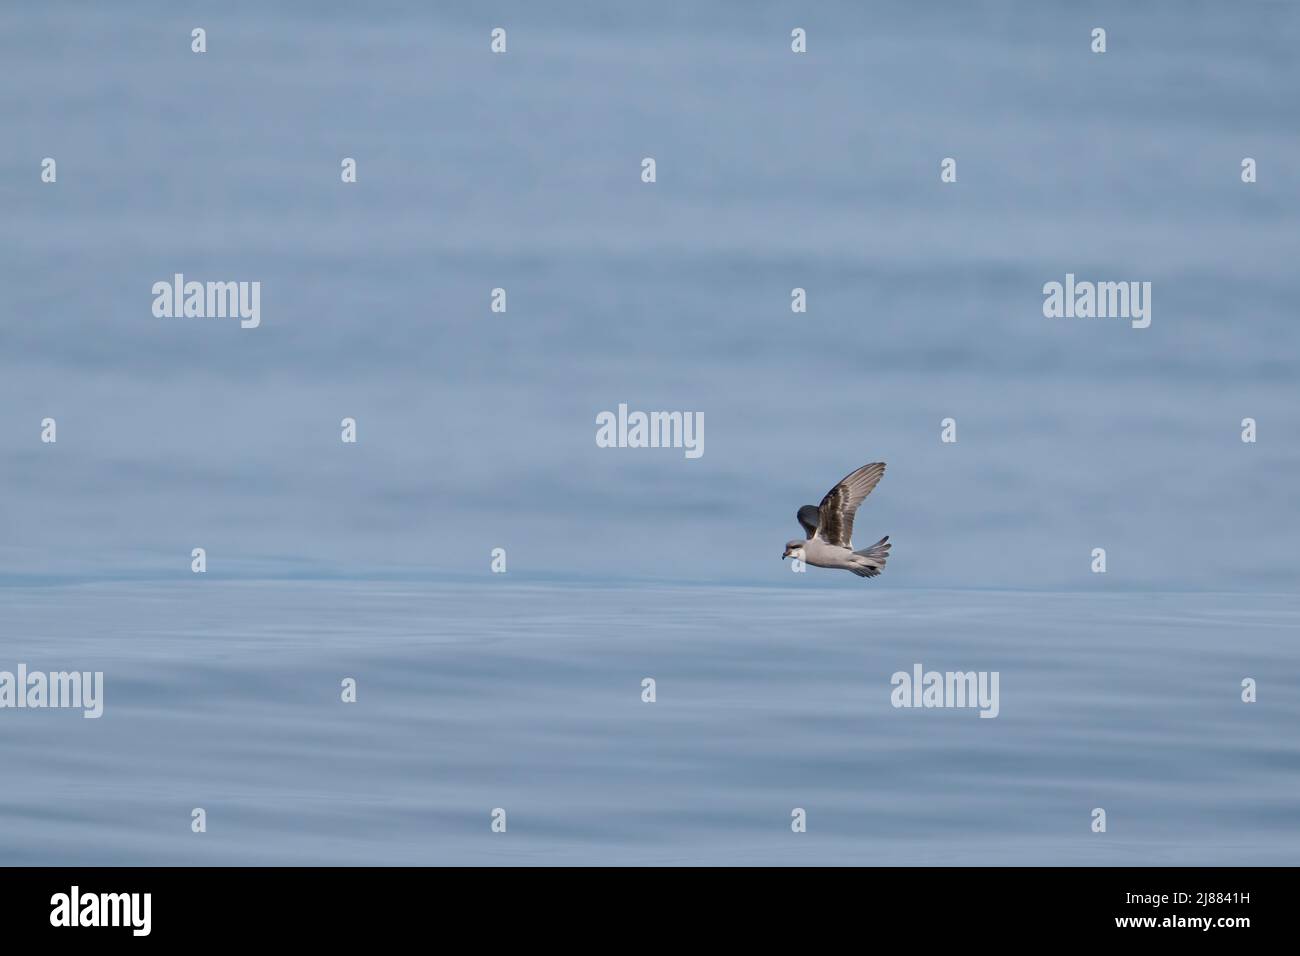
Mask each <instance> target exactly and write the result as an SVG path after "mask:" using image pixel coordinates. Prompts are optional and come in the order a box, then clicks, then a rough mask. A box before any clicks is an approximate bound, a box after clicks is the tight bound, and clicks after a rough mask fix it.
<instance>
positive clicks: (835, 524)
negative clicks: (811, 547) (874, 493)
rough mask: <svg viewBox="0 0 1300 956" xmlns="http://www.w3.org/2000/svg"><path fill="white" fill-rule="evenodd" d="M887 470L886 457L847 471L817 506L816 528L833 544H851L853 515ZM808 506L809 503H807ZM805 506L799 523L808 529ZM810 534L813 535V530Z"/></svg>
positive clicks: (848, 546) (845, 545)
mask: <svg viewBox="0 0 1300 956" xmlns="http://www.w3.org/2000/svg"><path fill="white" fill-rule="evenodd" d="M884 473H885V463H884V462H883V461H873V462H872V463H871V464H869V465H863V466H862V467H861V468H859V469H858V470H857V471H855V472H852V473H851V474H848V475H845V476H844V478H843V480H841V481H840V483H839V484H837V485H836V486H835V487H834V488H832V489H831V490H830V491H828V492H826V497H825V498H823V499H822V503H821V505H820V506H819V507H818V508H817V514H818V517H819V518H820V520H819V522H818V524H817V527H816V528H815V529H814V530H815V531H816V532H817V533H818V534H820V535H821V536H822V538H824V539H825V540H826V541H827V542H828V543H829V544H837V545H839V546H840V547H842V548H851V547H852V546H853V545H852V539H853V516H854V514H856V513H857V510H858V505H860V504H862V499H863V498H865V497H866V496H867V495H869V494H871V489H872V488H874V487H876V485H877V484H879V482H880V477H881V476H882V475H883V474H884ZM804 507H805V508H806V507H807V506H806V505H805V506H804ZM803 513H804V509H803V508H800V509H799V515H800V518H799V523H800V524H802V525H803V526H804V528H805V529H807V527H808V525H807V524H806V523H805V522H804V520H803ZM808 537H810V538H811V537H812V535H811V534H809V535H808Z"/></svg>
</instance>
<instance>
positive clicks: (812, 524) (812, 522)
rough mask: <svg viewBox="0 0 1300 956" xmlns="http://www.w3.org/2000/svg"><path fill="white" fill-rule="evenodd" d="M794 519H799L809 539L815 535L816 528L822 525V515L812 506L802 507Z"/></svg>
mask: <svg viewBox="0 0 1300 956" xmlns="http://www.w3.org/2000/svg"><path fill="white" fill-rule="evenodd" d="M795 517H796V518H798V519H799V523H800V524H801V525H803V530H804V531H806V532H807V533H808V537H809V538H811V537H812V536H813V535H815V534H816V533H817V526H818V525H819V524H821V523H822V513H821V512H820V511H818V510H817V509H816V508H814V507H813V506H812V505H804V506H803V507H802V508H800V509H799V513H798V514H797V515H795Z"/></svg>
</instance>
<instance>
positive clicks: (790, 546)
mask: <svg viewBox="0 0 1300 956" xmlns="http://www.w3.org/2000/svg"><path fill="white" fill-rule="evenodd" d="M803 546H804V542H802V541H787V542H786V543H785V554H783V555H781V560H782V561H784V560H785V559H786V558H797V559H798V560H800V561H802V560H803Z"/></svg>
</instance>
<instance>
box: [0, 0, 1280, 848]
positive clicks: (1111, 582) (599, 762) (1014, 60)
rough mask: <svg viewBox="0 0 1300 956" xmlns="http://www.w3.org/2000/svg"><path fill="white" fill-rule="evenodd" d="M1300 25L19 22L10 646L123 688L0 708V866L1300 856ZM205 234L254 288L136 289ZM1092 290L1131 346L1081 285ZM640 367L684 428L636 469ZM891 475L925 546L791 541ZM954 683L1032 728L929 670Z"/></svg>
mask: <svg viewBox="0 0 1300 956" xmlns="http://www.w3.org/2000/svg"><path fill="white" fill-rule="evenodd" d="M1098 24H1101V25H1104V26H1105V27H1106V28H1107V29H1108V31H1109V52H1107V53H1106V54H1105V55H1096V54H1092V53H1090V52H1089V51H1088V37H1089V31H1090V30H1091V28H1092V27H1093V26H1096V25H1098ZM497 25H503V26H506V27H507V28H508V29H509V44H510V46H509V50H510V52H509V53H508V54H507V55H506V56H493V55H492V54H490V53H489V52H488V34H489V31H490V30H491V28H492V27H494V26H497ZM795 25H799V26H802V27H804V28H806V29H807V31H808V37H809V52H808V54H807V55H806V56H795V55H793V54H791V52H790V49H789V31H790V29H791V27H792V26H795ZM196 26H203V27H204V28H206V29H207V31H208V52H207V53H206V54H203V55H201V56H199V55H195V54H193V53H191V52H190V31H191V29H193V28H194V27H196ZM1298 47H1300V6H1297V5H1296V4H1289V3H1245V4H1231V5H1229V4H1186V3H1175V2H1168V3H1156V2H1153V3H1142V4H1130V3H1113V4H1107V3H1099V4H1088V5H1087V9H1086V10H1084V9H1082V8H1079V7H1078V6H1077V5H1074V4H1066V3H1059V4H1058V3H1028V2H1025V3H962V4H956V3H954V4H937V3H936V4H921V3H911V2H907V3H904V2H897V3H872V4H860V3H824V4H823V3H819V4H816V5H815V6H814V5H810V4H806V3H798V4H796V3H790V4H783V3H743V4H742V3H722V2H719V3H707V4H706V3H680V4H677V3H660V4H649V5H633V4H618V5H608V4H598V3H579V2H570V3H547V4H537V3H531V2H530V3H501V4H491V5H480V4H462V5H456V4H432V3H423V2H420V3H381V4H361V5H352V4H341V3H340V4H334V3H313V4H295V5H287V4H286V5H279V4H276V5H271V4H264V3H255V2H230V3H222V4H219V5H213V4H208V3H199V2H192V3H191V2H175V3H157V4H147V3H140V4H134V3H133V4H131V5H129V8H128V7H126V6H124V5H120V4H93V3H84V4H76V3H67V4H47V5H33V4H5V5H3V6H2V7H0V63H3V64H4V69H3V70H0V247H2V248H3V249H4V254H3V255H0V285H2V286H3V288H4V290H5V295H4V296H3V297H2V299H3V301H2V302H0V461H2V462H3V465H4V467H3V468H0V670H3V669H11V668H14V667H16V665H17V664H18V663H20V662H23V663H26V664H28V665H29V666H30V667H32V668H42V669H47V670H49V669H58V670H61V669H77V670H103V671H104V672H105V675H106V680H107V682H108V683H107V691H106V693H107V702H106V712H105V715H104V717H103V718H101V719H100V720H83V719H81V717H80V716H79V715H78V714H76V713H70V712H52V711H45V712H33V711H22V712H18V711H9V710H5V711H0V760H2V761H3V764H4V766H5V768H6V773H5V782H4V786H3V787H0V863H3V862H9V863H25V864H35V863H82V862H94V863H118V864H120V863H146V862H158V863H279V862H283V863H289V862H311V863H327V862H358V863H360V862H370V863H439V862H446V863H451V862H463V863H495V862H538V863H540V862H557V861H558V862H617V863H622V862H629V863H630V862H728V861H740V862H820V863H829V862H863V863H938V862H952V863H985V862H988V863H1037V862H1042V863H1070V862H1081V863H1111V862H1122V863H1148V862H1150V863H1160V862H1174V863H1210V862H1213V863H1220V862H1221V863H1229V862H1232V863H1259V862H1285V863H1297V862H1300V852H1298V850H1300V839H1298V838H1297V836H1296V834H1297V833H1300V826H1297V824H1300V811H1298V810H1297V805H1298V804H1297V800H1296V794H1297V793H1300V787H1298V786H1297V784H1298V783H1300V780H1298V779H1297V774H1298V773H1300V760H1298V759H1297V744H1296V735H1295V728H1296V727H1297V726H1298V724H1297V716H1300V715H1298V714H1297V708H1298V707H1300V705H1298V704H1297V703H1296V701H1297V695H1296V693H1295V688H1296V687H1297V686H1300V685H1298V684H1297V678H1298V677H1300V674H1298V673H1297V671H1300V652H1297V650H1296V640H1297V628H1296V626H1297V624H1298V623H1300V622H1298V621H1297V619H1296V613H1297V601H1300V598H1297V597H1296V596H1295V593H1294V592H1295V590H1296V581H1297V580H1300V552H1298V550H1297V548H1296V541H1297V540H1300V510H1298V509H1297V508H1296V506H1295V505H1296V501H1295V475H1296V474H1297V473H1298V472H1300V453H1298V452H1297V449H1300V402H1297V400H1296V398H1297V393H1296V383H1297V381H1300V350H1297V348H1296V344H1297V333H1296V314H1295V306H1296V303H1297V302H1300V272H1297V270H1296V268H1295V262H1296V258H1297V236H1298V235H1300V168H1297V167H1296V164H1295V162H1294V159H1295V157H1296V156H1300V128H1298V127H1297V124H1296V123H1295V119H1296V111H1295V91H1296V90H1297V89H1300V57H1297V56H1296V55H1295V50H1296V49H1297V48H1298ZM345 156H347V157H353V158H356V160H357V162H358V177H359V178H358V182H357V183H356V184H354V185H346V186H345V185H343V184H342V183H341V182H340V179H339V170H340V161H341V159H342V158H343V157H345ZM645 156H653V157H655V158H656V160H657V163H658V181H657V182H656V183H655V184H654V185H653V186H649V185H646V184H643V183H641V181H640V178H639V177H640V169H641V165H640V164H641V160H642V158H643V157H645ZM948 156H951V157H954V158H956V159H957V161H958V164H959V165H958V181H957V183H955V184H952V185H943V184H941V183H940V182H939V162H940V160H941V159H942V158H943V157H948ZM1245 156H1251V157H1254V158H1256V159H1257V161H1258V168H1259V180H1258V182H1256V183H1254V184H1251V185H1246V184H1243V183H1242V182H1241V181H1240V176H1239V170H1240V163H1241V160H1242V158H1243V157H1245ZM44 157H52V158H55V159H57V161H58V182H57V184H52V185H51V184H45V183H42V182H41V181H40V178H39V170H40V162H41V160H42V158H44ZM176 272H183V273H185V274H186V275H187V276H188V277H190V278H194V279H199V280H205V281H206V280H214V281H220V280H237V281H259V282H261V283H262V290H263V292H262V324H261V326H260V327H259V328H257V329H255V330H241V329H239V328H238V326H237V325H236V324H234V323H223V322H222V321H219V320H195V319H189V320H186V319H176V320H164V319H157V318H154V317H153V316H152V314H151V303H152V293H151V287H152V284H153V283H154V282H155V281H158V280H160V279H164V280H169V279H170V278H171V276H172V275H173V274H175V273H176ZM1066 273H1075V274H1077V275H1078V276H1080V277H1081V278H1089V279H1096V280H1117V281H1124V280H1134V281H1149V282H1151V283H1152V287H1153V295H1152V303H1153V305H1152V324H1151V327H1150V328H1148V329H1144V330H1135V329H1131V328H1129V327H1128V326H1127V324H1125V323H1122V322H1116V321H1113V320H1096V321H1086V320H1079V321H1074V320H1049V319H1046V318H1044V316H1043V313H1042V287H1043V285H1044V283H1046V282H1049V281H1060V280H1062V279H1063V278H1064V276H1065V274H1066ZM496 287H504V288H506V289H507V290H508V294H509V311H508V312H507V313H506V314H505V315H494V314H492V313H490V312H489V311H488V304H489V295H490V290H491V289H493V288H496ZM795 287H801V288H804V289H806V290H807V293H808V303H809V308H808V312H807V313H804V314H795V313H792V312H791V310H790V294H791V289H793V288H795ZM619 403H628V404H629V405H630V406H631V407H632V408H634V409H647V410H653V409H669V410H683V411H698V412H701V413H703V415H704V418H705V421H706V428H705V452H704V455H703V457H701V458H699V459H698V460H687V459H685V458H684V457H683V456H682V454H681V453H680V451H677V450H654V451H651V450H644V451H642V450H618V451H611V450H609V449H603V448H598V447H596V445H595V441H594V434H595V417H596V415H597V414H598V413H599V412H601V411H604V410H611V409H614V408H616V407H617V406H618V405H619ZM47 416H48V417H54V418H56V419H57V422H58V442H57V443H56V444H53V445H50V444H43V443H41V442H40V441H39V433H40V424H39V423H40V422H41V421H42V419H44V418H45V417H47ZM345 416H347V417H353V418H355V419H356V420H357V422H358V431H359V440H358V442H357V444H355V445H344V444H342V443H341V442H340V441H339V423H340V421H341V419H343V418H344V417H345ZM947 417H953V418H955V419H956V421H957V427H958V442H957V443H956V444H943V443H941V442H940V441H939V431H940V422H941V421H942V420H943V419H945V418H947ZM1245 417H1252V418H1254V419H1256V421H1257V422H1258V434H1259V440H1258V442H1256V443H1254V444H1245V443H1243V442H1242V441H1241V440H1240V423H1241V421H1242V419H1243V418H1245ZM872 460H885V461H887V462H888V463H889V471H888V473H887V475H886V477H885V479H884V481H883V482H882V483H881V485H880V487H879V488H878V489H877V490H876V491H875V492H874V493H873V494H872V496H871V498H869V499H868V501H867V502H866V505H865V506H864V508H863V510H862V512H861V514H860V515H859V518H858V524H857V531H858V536H859V538H860V539H861V538H865V539H867V540H875V539H876V538H877V537H879V536H880V535H883V534H890V535H891V536H892V540H893V541H894V543H895V549H894V552H893V555H892V557H891V559H890V563H889V567H888V570H887V572H886V573H885V575H884V576H882V577H881V578H879V579H876V580H873V581H870V582H863V581H859V580H858V579H856V578H850V579H849V580H843V579H844V578H849V576H848V575H838V576H837V575H834V574H817V573H816V572H815V570H814V571H810V573H808V574H807V575H797V576H796V575H792V574H791V572H790V568H789V565H788V563H784V564H783V563H782V562H780V561H779V560H778V556H779V554H780V551H779V547H780V545H781V544H782V543H783V542H784V541H785V540H787V539H788V538H790V537H792V536H794V535H796V534H797V533H798V528H797V526H796V524H795V521H794V513H795V510H796V508H797V507H798V506H799V505H801V504H804V503H809V502H816V501H817V500H819V498H820V496H821V495H822V494H823V493H824V492H825V491H826V490H827V488H828V487H829V486H830V484H831V483H832V482H834V481H835V480H836V479H838V478H839V477H840V476H841V475H844V474H846V473H847V472H848V471H850V470H851V469H852V468H854V467H856V466H858V465H860V464H862V463H864V462H867V461H872ZM195 547H203V548H206V549H207V553H208V563H209V571H208V574H207V575H206V576H197V575H193V574H191V573H190V570H189V567H190V553H191V549H192V548H195ZM495 547H502V548H505V549H506V550H507V551H508V554H509V568H510V570H509V572H508V574H507V575H505V576H504V577H497V576H493V575H491V574H489V572H488V561H489V552H490V550H491V549H492V548H495ZM1096 547H1104V548H1105V549H1106V550H1107V554H1108V570H1107V573H1106V574H1104V575H1098V574H1092V573H1091V572H1090V570H1089V568H1090V562H1091V552H1092V549H1094V548H1096ZM917 662H919V663H922V664H923V665H925V666H926V667H927V668H930V667H933V668H935V669H939V670H970V669H974V670H997V671H999V672H1000V673H1001V675H1002V676H1001V696H1002V706H1001V714H1000V716H999V717H998V718H997V719H994V720H981V719H978V718H977V717H976V715H975V714H974V713H973V712H971V711H921V712H917V711H902V710H895V709H893V708H892V707H890V706H889V689H890V688H889V676H890V674H892V673H893V672H894V671H896V670H908V669H910V667H911V666H912V665H913V664H914V663H917ZM347 676H352V677H355V678H356V679H357V680H358V682H359V695H360V696H359V700H358V702H357V703H356V704H354V705H344V704H342V703H341V702H340V701H339V682H340V680H342V679H343V678H344V677H347ZM644 677H654V678H655V679H656V680H657V681H658V700H657V702H656V703H654V704H643V703H642V702H641V700H640V682H641V680H642V678H644ZM1244 677H1255V678H1257V679H1258V680H1259V681H1260V682H1261V683H1260V697H1259V701H1258V702H1257V703H1255V704H1250V705H1247V704H1243V703H1241V702H1240V700H1239V693H1240V682H1241V680H1242V679H1243V678H1244ZM1098 806H1100V807H1104V808H1106V809H1107V811H1108V814H1109V826H1108V832H1107V833H1106V834H1105V835H1097V834H1093V833H1091V832H1090V831H1089V828H1088V824H1089V820H1090V818H1089V812H1090V811H1091V809H1092V808H1093V807H1098ZM194 807H204V808H205V809H206V810H207V811H208V815H209V830H208V832H207V833H206V834H204V835H201V836H199V835H195V834H192V833H190V831H189V813H190V810H191V809H192V808H194ZM493 807H504V808H506V809H507V811H508V819H509V830H508V832H507V833H506V834H504V835H494V834H492V833H491V832H490V831H489V828H488V822H489V818H488V814H489V812H490V811H491V809H492V808H493ZM794 807H803V808H805V809H806V810H807V811H808V820H809V823H808V832H807V833H806V834H802V835H795V834H792V833H791V832H790V829H789V819H790V811H791V809H792V808H794Z"/></svg>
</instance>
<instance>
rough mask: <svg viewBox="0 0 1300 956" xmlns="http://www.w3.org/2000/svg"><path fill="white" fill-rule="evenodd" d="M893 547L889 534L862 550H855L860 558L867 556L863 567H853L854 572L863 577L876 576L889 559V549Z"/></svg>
mask: <svg viewBox="0 0 1300 956" xmlns="http://www.w3.org/2000/svg"><path fill="white" fill-rule="evenodd" d="M891 547H893V545H891V544H890V543H889V535H885V536H884V537H883V538H881V539H880V540H879V541H877V542H876V543H875V544H873V545H872V546H871V547H869V548H863V549H862V550H861V551H854V552H853V553H854V554H856V555H857V556H858V557H860V558H865V559H866V562H864V563H863V565H862V566H861V567H857V568H854V569H853V573H854V574H856V575H857V576H858V577H861V578H874V577H875V576H876V575H877V574H879V573H880V572H881V570H882V569H883V568H884V566H885V562H886V561H887V560H888V559H889V549H890V548H891Z"/></svg>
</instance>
